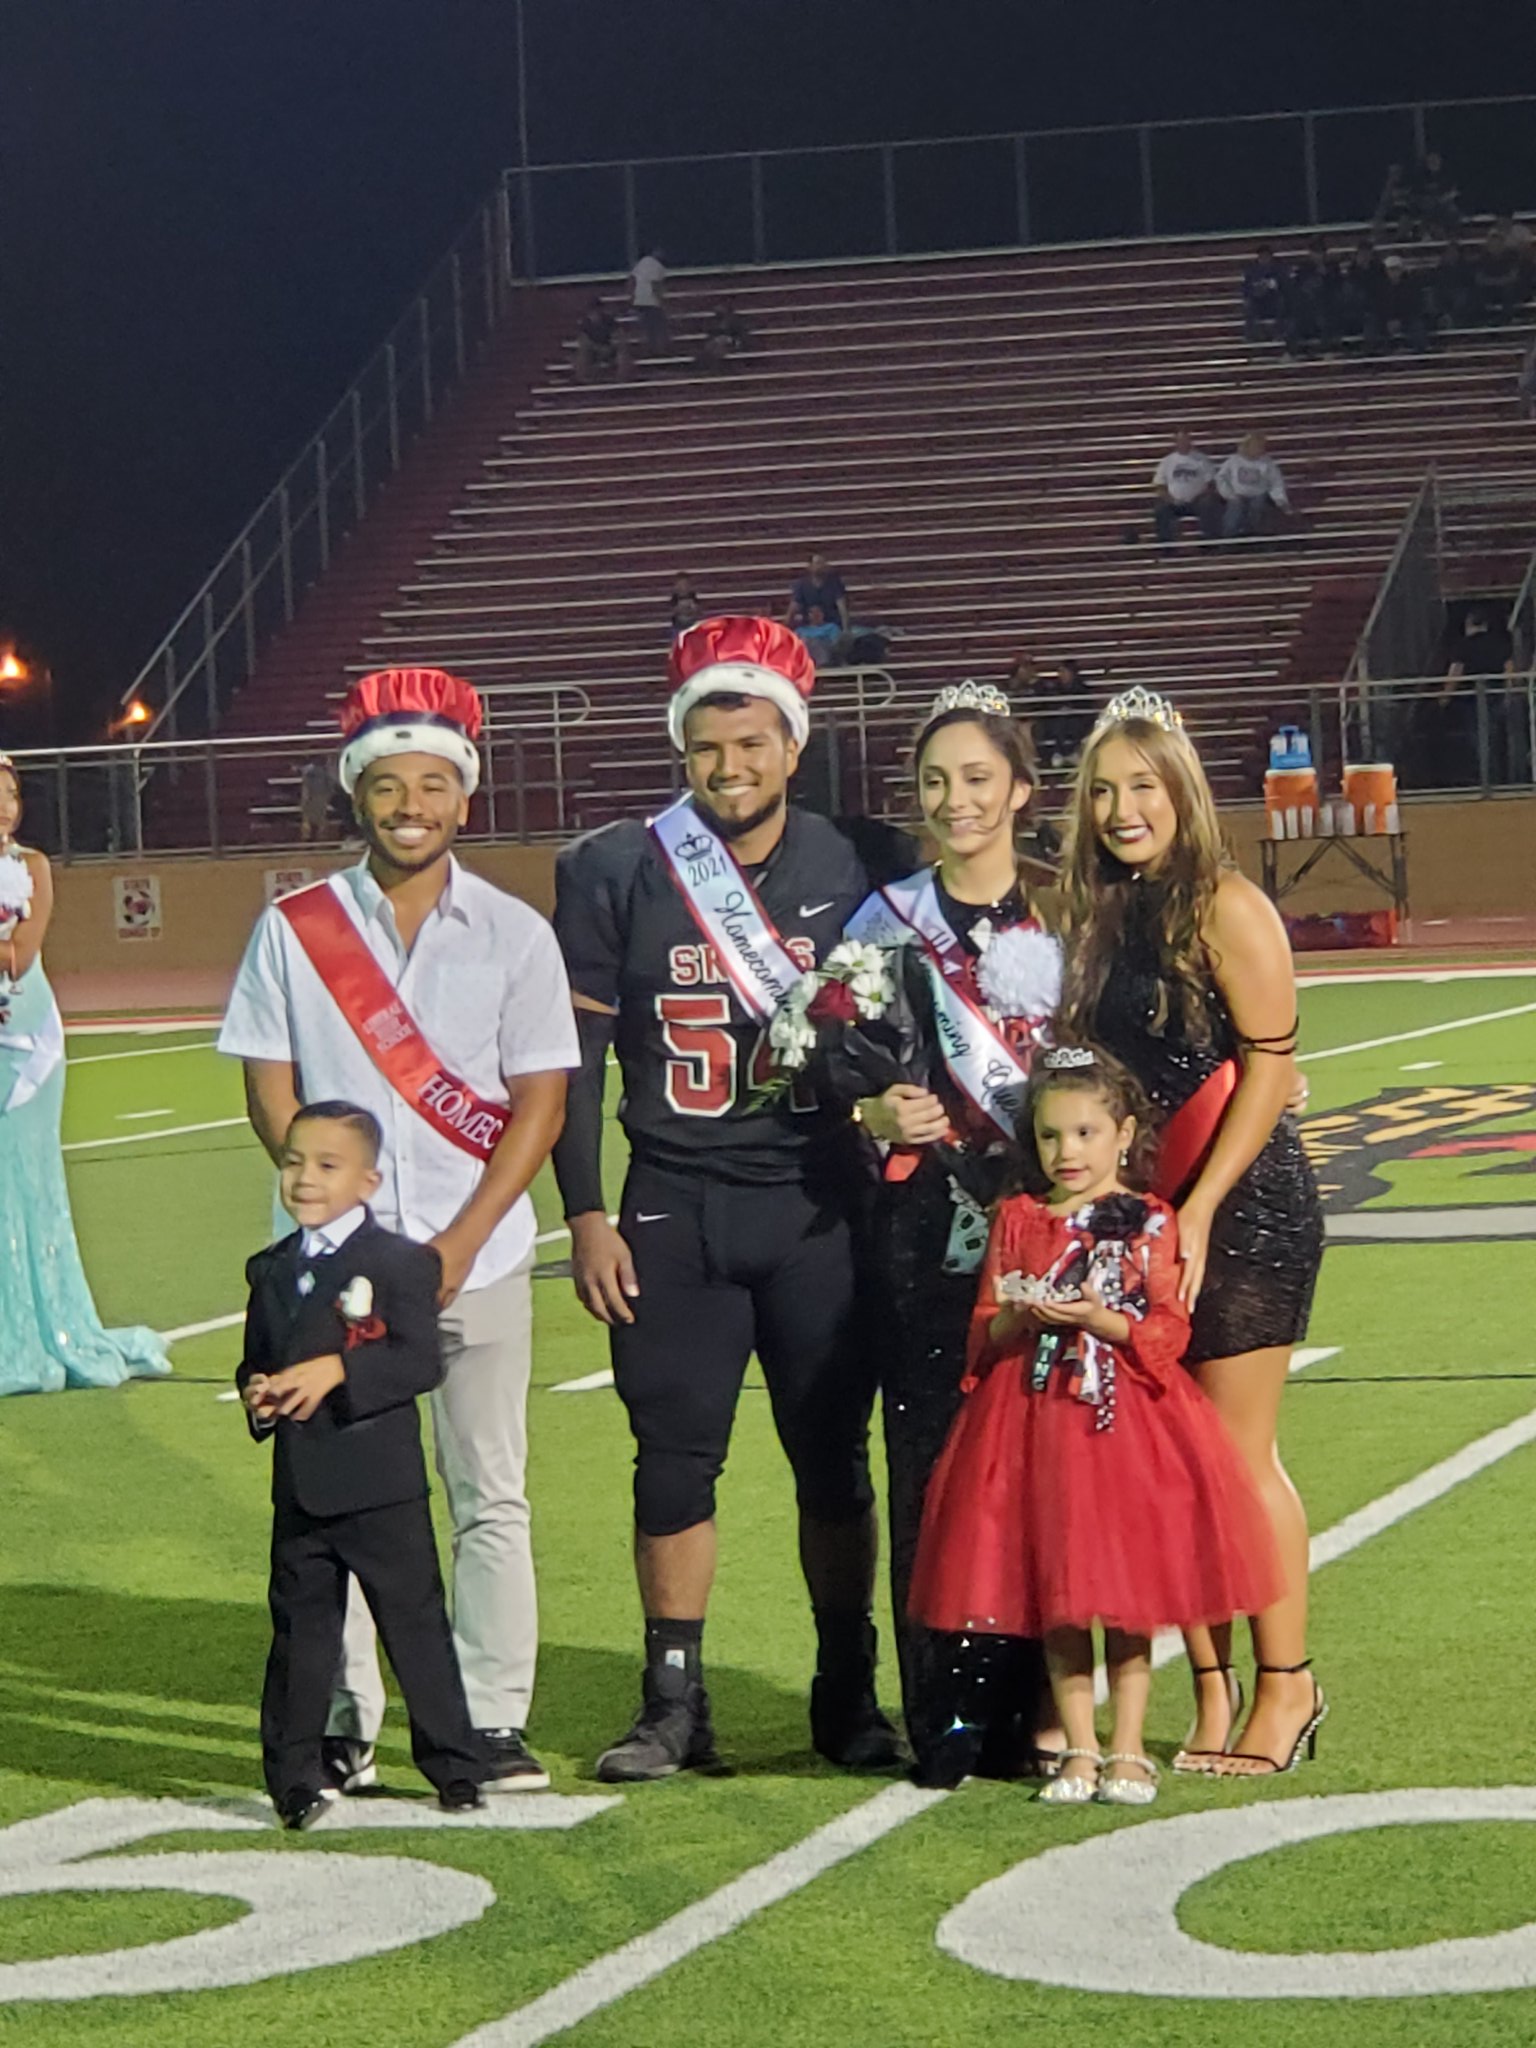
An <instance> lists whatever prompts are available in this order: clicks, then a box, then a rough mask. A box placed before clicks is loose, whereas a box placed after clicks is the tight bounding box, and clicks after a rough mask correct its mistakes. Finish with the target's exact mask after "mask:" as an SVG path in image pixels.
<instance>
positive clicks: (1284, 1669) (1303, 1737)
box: [1216, 1657, 1328, 1778]
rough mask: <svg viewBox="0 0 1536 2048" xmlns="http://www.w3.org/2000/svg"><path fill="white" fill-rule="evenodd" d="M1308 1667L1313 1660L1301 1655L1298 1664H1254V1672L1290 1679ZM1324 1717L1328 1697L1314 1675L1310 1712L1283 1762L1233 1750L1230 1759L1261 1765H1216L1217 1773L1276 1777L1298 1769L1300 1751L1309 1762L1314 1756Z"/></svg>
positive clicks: (1234, 1776)
mask: <svg viewBox="0 0 1536 2048" xmlns="http://www.w3.org/2000/svg"><path fill="white" fill-rule="evenodd" d="M1311 1669H1312V1659H1311V1658H1310V1657H1307V1658H1304V1659H1303V1660H1302V1662H1301V1663H1300V1664H1258V1665H1255V1666H1254V1670H1255V1672H1256V1673H1259V1674H1262V1673H1263V1672H1266V1671H1268V1672H1270V1673H1271V1674H1272V1675H1273V1676H1274V1677H1276V1678H1290V1677H1292V1676H1293V1675H1294V1674H1295V1673H1296V1672H1298V1671H1310V1670H1311ZM1327 1718H1328V1697H1327V1694H1326V1693H1325V1692H1324V1691H1323V1688H1322V1687H1321V1686H1320V1685H1319V1684H1318V1682H1317V1680H1316V1679H1315V1678H1314V1679H1313V1681H1312V1712H1311V1714H1310V1715H1309V1716H1308V1717H1307V1719H1306V1721H1305V1722H1304V1723H1303V1725H1302V1729H1301V1732H1300V1734H1299V1735H1298V1736H1297V1737H1296V1740H1295V1742H1294V1743H1293V1744H1292V1745H1291V1753H1290V1755H1289V1756H1288V1757H1287V1758H1286V1759H1285V1761H1284V1763H1281V1762H1280V1761H1279V1759H1278V1758H1276V1757H1272V1756H1262V1755H1260V1754H1259V1753H1258V1752H1257V1751H1255V1750H1251V1749H1233V1750H1229V1751H1228V1752H1227V1757H1228V1758H1229V1759H1230V1760H1231V1762H1233V1763H1248V1764H1262V1765H1263V1767H1264V1768H1263V1769H1262V1770H1257V1771H1224V1770H1222V1769H1221V1768H1220V1766H1219V1765H1218V1766H1217V1769H1216V1776H1217V1777H1220V1778H1270V1777H1278V1776H1279V1775H1280V1773H1281V1772H1282V1771H1294V1770H1295V1769H1296V1768H1297V1766H1298V1765H1299V1764H1300V1762H1301V1753H1302V1751H1303V1750H1305V1751H1306V1753H1307V1761H1308V1763H1310V1762H1311V1761H1312V1759H1313V1758H1314V1757H1315V1756H1316V1755H1317V1731H1318V1729H1319V1728H1321V1727H1322V1725H1323V1723H1324V1722H1325V1721H1326V1720H1327Z"/></svg>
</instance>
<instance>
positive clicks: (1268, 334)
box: [1242, 242, 1285, 341]
mask: <svg viewBox="0 0 1536 2048" xmlns="http://www.w3.org/2000/svg"><path fill="white" fill-rule="evenodd" d="M1242 289H1243V332H1244V333H1245V334H1246V335H1247V337H1248V339H1249V340H1250V341H1274V340H1275V339H1276V338H1277V337H1278V335H1279V333H1280V326H1281V322H1282V321H1283V320H1284V318H1285V272H1284V271H1283V270H1282V269H1281V267H1280V265H1279V263H1278V262H1277V261H1276V260H1275V251H1274V245H1273V243H1271V242H1260V244H1259V246H1258V248H1257V250H1256V251H1255V252H1254V258H1253V261H1252V262H1251V263H1250V264H1249V265H1248V268H1247V269H1246V270H1245V271H1244V272H1243V287H1242Z"/></svg>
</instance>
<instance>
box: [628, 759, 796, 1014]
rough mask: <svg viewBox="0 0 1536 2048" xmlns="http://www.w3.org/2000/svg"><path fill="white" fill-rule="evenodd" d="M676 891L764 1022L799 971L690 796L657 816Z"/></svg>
mask: <svg viewBox="0 0 1536 2048" xmlns="http://www.w3.org/2000/svg"><path fill="white" fill-rule="evenodd" d="M651 831H652V833H653V834H654V836H655V839H656V844H657V845H658V846H659V847H660V848H661V851H662V854H663V856H664V858H665V860H666V863H667V867H668V870H669V871H670V873H671V876H672V880H673V881H674V882H675V883H676V885H677V893H678V894H679V896H681V897H682V899H683V901H684V903H686V904H687V906H688V909H689V913H690V914H691V916H692V918H693V921H694V923H695V924H696V925H697V926H698V928H699V930H700V931H701V932H702V933H703V935H704V937H705V939H706V940H707V941H708V942H709V944H710V946H711V947H712V948H713V949H714V953H715V957H716V958H717V959H718V960H719V962H720V966H721V969H722V971H723V972H724V973H725V975H726V976H727V977H728V978H729V980H730V984H731V986H732V988H733V989H734V990H735V991H736V994H737V996H738V997H739V998H740V1000H741V1003H742V1005H743V1007H744V1008H745V1009H746V1011H747V1013H748V1015H749V1016H752V1017H756V1018H757V1019H758V1020H759V1021H760V1022H761V1023H764V1024H766V1023H767V1022H768V1020H769V1019H770V1018H771V1017H772V1015H773V1013H774V1011H775V1010H776V1009H777V1008H778V1007H779V1004H780V1003H782V1002H783V1001H784V999H785V997H786V996H787V995H788V994H789V992H790V990H791V989H793V988H794V986H795V985H796V983H797V982H798V981H799V980H800V978H801V969H800V968H798V967H797V966H796V965H795V963H794V961H793V960H792V959H791V958H790V956H789V953H788V952H787V951H786V949H785V946H784V942H783V940H782V939H781V938H780V937H779V935H778V932H777V931H776V930H775V928H774V924H773V920H772V918H771V917H769V915H768V913H767V911H766V910H764V908H763V906H762V904H761V903H759V902H758V900H757V896H756V894H755V892H754V890H753V888H752V884H751V883H750V882H749V881H748V880H747V878H746V876H745V875H744V874H743V873H742V871H741V867H740V864H739V863H738V861H737V859H736V856H735V855H734V854H733V853H732V852H731V850H730V848H729V847H728V846H727V845H726V843H725V841H724V840H723V839H722V838H721V837H720V836H719V834H718V833H716V832H713V831H711V830H710V828H709V826H708V824H706V822H705V820H704V819H703V817H702V816H701V815H700V814H699V812H698V811H697V810H696V809H695V808H694V803H693V799H692V797H688V796H685V797H679V799H678V801H677V802H676V803H675V804H672V805H671V806H670V807H669V808H668V809H667V810H664V811H663V812H662V813H661V816H660V817H659V818H652V820H651Z"/></svg>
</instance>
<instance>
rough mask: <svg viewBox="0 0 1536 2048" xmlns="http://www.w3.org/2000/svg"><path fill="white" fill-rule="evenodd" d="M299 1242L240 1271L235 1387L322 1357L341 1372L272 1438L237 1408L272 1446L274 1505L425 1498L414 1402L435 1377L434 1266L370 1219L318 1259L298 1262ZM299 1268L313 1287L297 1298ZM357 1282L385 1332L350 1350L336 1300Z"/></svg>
mask: <svg viewBox="0 0 1536 2048" xmlns="http://www.w3.org/2000/svg"><path fill="white" fill-rule="evenodd" d="M303 1241H304V1239H303V1232H302V1231H297V1230H296V1231H295V1232H294V1233H293V1235H292V1236H291V1237H285V1238H282V1239H281V1240H280V1241H279V1242H278V1243H277V1244H274V1245H271V1246H269V1247H268V1249H267V1250H266V1251H263V1252H258V1253H257V1254H256V1256H255V1257H254V1258H253V1259H251V1260H249V1261H248V1263H247V1265H246V1269H245V1277H246V1282H247V1284H248V1285H249V1287H250V1290H251V1295H250V1302H249V1305H248V1306H247V1308H246V1312H245V1355H244V1357H243V1358H242V1359H241V1361H240V1369H239V1371H238V1372H237V1373H236V1374H235V1384H236V1385H237V1386H238V1387H240V1388H241V1390H242V1391H243V1390H244V1387H245V1383H246V1381H247V1380H248V1379H249V1378H250V1377H251V1375H252V1373H258V1372H260V1373H274V1372H281V1371H282V1370H283V1368H284V1367H285V1366H289V1365H300V1364H302V1363H303V1361H304V1360H305V1359H308V1358H319V1357H323V1356H325V1355H326V1354H327V1353H330V1352H339V1353H340V1354H341V1358H342V1361H343V1363H344V1365H345V1367H346V1373H347V1376H346V1379H345V1380H344V1381H343V1383H342V1384H341V1385H340V1386H339V1387H337V1388H336V1389H335V1390H334V1391H333V1392H332V1393H330V1394H328V1395H327V1396H326V1398H325V1399H324V1401H322V1402H321V1404H320V1406H319V1407H318V1408H317V1409H316V1410H315V1413H314V1414H313V1415H312V1416H311V1417H310V1419H309V1421H308V1422H293V1421H290V1420H288V1419H287V1418H286V1417H284V1418H283V1419H282V1420H281V1421H279V1422H278V1423H277V1425H276V1428H275V1430H274V1429H273V1426H272V1425H271V1424H258V1423H257V1421H256V1419H255V1417H254V1416H252V1415H250V1413H249V1411H247V1420H248V1421H249V1423H250V1427H251V1434H252V1436H254V1437H256V1438H257V1439H258V1440H260V1439H261V1438H263V1437H268V1436H273V1435H275V1436H276V1439H277V1440H276V1443H275V1445H274V1447H273V1459H272V1501H273V1505H274V1506H275V1507H277V1508H279V1509H281V1508H284V1507H289V1506H291V1507H295V1508H297V1509H298V1510H299V1511H300V1512H301V1513H302V1514H305V1515H350V1514H358V1513H360V1512H362V1511H363V1510H365V1509H367V1508H382V1507H390V1506H393V1505H394V1504H395V1503H396V1502H398V1501H405V1500H416V1499H419V1498H421V1497H422V1496H424V1495H425V1493H426V1491H427V1469H426V1465H425V1463H424V1461H423V1459H422V1455H421V1426H420V1423H419V1421H418V1419H417V1414H416V1397H417V1395H418V1394H426V1393H430V1392H431V1390H432V1388H433V1387H435V1386H437V1385H438V1383H439V1382H440V1381H441V1379H442V1377H443V1353H442V1343H441V1339H440V1338H439V1336H438V1328H437V1290H438V1288H439V1287H440V1285H441V1284H442V1263H441V1261H440V1260H439V1258H438V1256H437V1253H436V1252H435V1251H433V1250H432V1249H431V1248H430V1246H428V1245H421V1244H412V1243H411V1242H410V1240H409V1239H408V1238H404V1237H398V1236H396V1234H395V1233H394V1232H393V1231H392V1230H384V1229H382V1228H381V1227H380V1225H378V1224H377V1223H375V1222H374V1220H373V1215H372V1212H370V1213H369V1214H368V1216H367V1217H366V1219H365V1220H364V1221H363V1222H362V1223H360V1224H359V1225H358V1227H357V1229H356V1230H355V1231H353V1233H352V1235H351V1236H350V1237H349V1238H348V1239H347V1241H346V1243H345V1244H344V1245H342V1247H341V1248H340V1250H339V1251H335V1252H331V1253H328V1254H327V1255H326V1256H325V1257H323V1258H319V1259H312V1260H306V1259H304V1258H303V1256H302V1246H303ZM306 1267H307V1268H308V1270H309V1271H310V1272H312V1273H313V1274H314V1286H313V1288H312V1289H311V1290H310V1292H309V1293H307V1294H304V1293H301V1292H300V1290H299V1276H300V1274H301V1273H302V1272H303V1271H304V1270H305V1268H306ZM359 1275H362V1276H364V1277H366V1278H367V1279H368V1280H370V1281H371V1282H372V1284H373V1311H372V1312H373V1314H374V1316H376V1317H377V1318H378V1320H379V1321H380V1322H382V1323H383V1325H384V1327H385V1331H386V1333H387V1334H386V1335H385V1336H383V1337H378V1338H371V1339H369V1340H367V1341H365V1342H363V1343H360V1344H357V1345H354V1346H353V1348H352V1349H351V1350H348V1349H347V1344H346V1337H347V1324H346V1319H345V1317H344V1316H343V1315H342V1313H341V1311H340V1309H339V1308H338V1307H337V1306H336V1303H337V1299H338V1297H339V1296H340V1295H341V1294H342V1293H343V1292H344V1290H345V1289H346V1287H347V1286H348V1284H349V1283H350V1282H351V1281H352V1280H354V1279H356V1278H357V1277H358V1276H359Z"/></svg>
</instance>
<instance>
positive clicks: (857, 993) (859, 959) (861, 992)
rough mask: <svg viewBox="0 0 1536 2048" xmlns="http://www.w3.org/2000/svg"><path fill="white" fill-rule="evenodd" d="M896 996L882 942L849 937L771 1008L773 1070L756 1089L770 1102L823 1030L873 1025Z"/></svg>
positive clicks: (801, 1065) (793, 1076)
mask: <svg viewBox="0 0 1536 2048" xmlns="http://www.w3.org/2000/svg"><path fill="white" fill-rule="evenodd" d="M895 999H896V986H895V983H894V982H893V981H892V979H891V972H890V962H889V959H888V957H887V955H886V953H885V952H884V950H883V949H882V948H881V947H879V946H866V945H860V944H858V943H857V942H856V941H854V940H852V939H845V940H844V941H843V942H842V944H841V945H837V946H834V947H833V948H832V950H831V952H830V953H829V954H828V955H827V957H826V959H825V960H823V961H822V963H821V965H820V966H819V967H814V968H812V969H811V971H810V972H809V973H808V974H802V975H801V977H800V979H799V980H798V981H797V982H796V983H795V985H794V987H793V988H792V989H791V990H790V991H789V994H788V995H787V996H785V998H784V1000H783V1001H782V1002H781V1003H780V1004H779V1007H778V1008H777V1009H776V1010H775V1011H774V1013H773V1019H772V1021H771V1022H770V1024H769V1026H768V1050H769V1055H770V1057H771V1058H772V1061H773V1068H774V1071H773V1073H772V1075H771V1076H770V1077H769V1079H768V1080H766V1081H765V1082H764V1083H763V1084H762V1086H761V1087H760V1088H759V1089H758V1091H757V1095H756V1101H757V1102H758V1104H759V1105H761V1106H763V1107H766V1106H767V1105H768V1104H770V1103H772V1102H773V1101H774V1100H775V1099H776V1098H777V1097H779V1096H780V1095H783V1094H785V1093H786V1092H787V1091H788V1090H789V1089H790V1088H791V1087H792V1086H793V1085H794V1082H795V1079H796V1077H797V1076H798V1075H800V1074H802V1073H803V1072H804V1071H805V1069H806V1067H807V1066H809V1064H810V1062H811V1059H812V1058H813V1056H814V1055H815V1053H816V1050H817V1048H818V1046H820V1044H821V1043H822V1040H823V1035H824V1034H826V1033H836V1032H839V1031H841V1029H842V1027H843V1026H845V1025H849V1024H872V1023H874V1022H875V1021H876V1020H877V1019H879V1018H881V1017H883V1016H884V1015H885V1013H886V1011H887V1010H888V1009H889V1008H890V1007H891V1004H892V1003H893V1002H894V1001H895Z"/></svg>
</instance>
